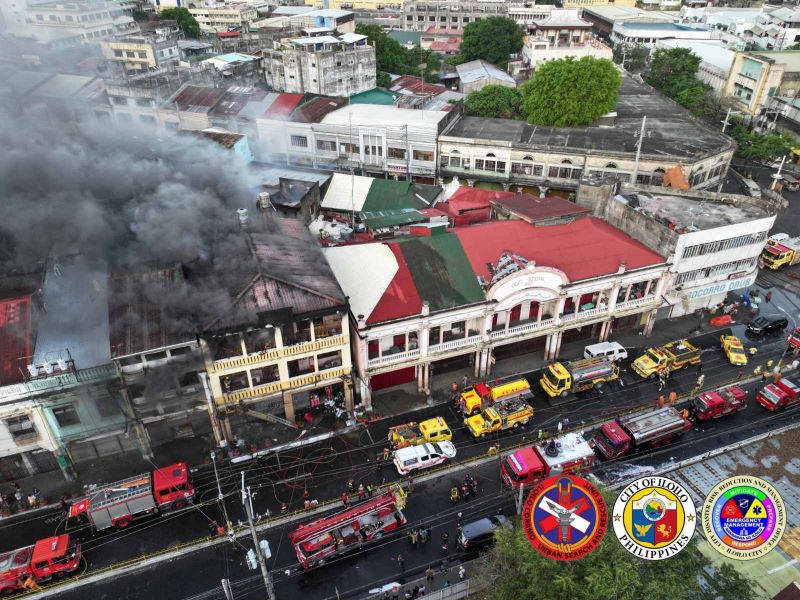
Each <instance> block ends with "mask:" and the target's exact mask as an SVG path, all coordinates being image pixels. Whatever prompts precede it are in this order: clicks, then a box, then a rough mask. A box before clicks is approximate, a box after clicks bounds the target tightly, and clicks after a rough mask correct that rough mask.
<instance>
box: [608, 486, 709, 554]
mask: <svg viewBox="0 0 800 600" xmlns="http://www.w3.org/2000/svg"><path fill="white" fill-rule="evenodd" d="M612 519H613V526H614V533H615V534H616V535H617V538H618V539H619V541H620V543H621V544H622V547H623V548H625V550H627V551H628V552H630V553H631V554H633V555H634V556H638V557H639V558H644V559H645V560H662V559H665V558H670V557H672V556H675V555H676V554H677V553H678V552H680V551H681V550H683V549H684V548H685V547H686V546H687V545H688V544H689V541H690V540H691V539H692V536H693V535H694V530H695V527H696V526H697V510H696V509H695V506H694V502H692V498H691V496H690V495H689V492H687V491H686V489H685V488H684V487H683V486H682V485H680V484H679V483H677V482H675V481H672V480H671V479H667V478H665V477H642V478H640V479H636V480H634V481H632V482H631V483H630V484H629V485H628V486H627V487H626V488H625V489H624V490H622V492H621V493H620V495H619V496H618V497H617V501H616V502H615V503H614V512H613V516H612Z"/></svg>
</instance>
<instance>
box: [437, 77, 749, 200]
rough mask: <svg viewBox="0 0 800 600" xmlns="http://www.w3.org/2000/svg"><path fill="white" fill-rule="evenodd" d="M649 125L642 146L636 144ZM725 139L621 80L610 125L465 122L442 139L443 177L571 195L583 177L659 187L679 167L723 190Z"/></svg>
mask: <svg viewBox="0 0 800 600" xmlns="http://www.w3.org/2000/svg"><path fill="white" fill-rule="evenodd" d="M644 117H646V118H647V120H646V123H645V135H644V138H643V139H644V142H643V143H642V144H641V153H640V156H639V160H638V162H637V160H636V153H637V140H638V135H639V131H640V130H641V127H642V120H643V118H644ZM733 151H734V143H733V142H732V140H730V139H729V138H728V137H726V136H724V135H722V134H720V133H719V132H717V131H714V130H712V129H710V128H708V127H706V126H705V125H703V124H701V123H699V122H697V121H695V120H694V119H693V118H692V117H691V116H690V115H689V114H688V113H687V112H686V111H685V110H684V109H683V108H681V107H680V106H678V105H677V104H675V103H674V102H672V101H670V100H667V99H665V98H664V97H663V96H661V95H660V94H655V93H653V90H652V88H650V87H649V86H647V85H644V84H641V83H638V82H636V81H634V80H633V79H630V78H627V77H623V79H622V85H621V86H620V92H619V103H618V105H617V108H616V110H615V113H613V116H612V117H609V119H608V120H605V121H604V120H602V119H601V120H600V122H598V123H596V124H593V125H587V126H583V127H543V126H541V125H539V126H535V125H530V124H528V123H525V122H524V121H514V120H506V119H480V118H475V117H461V118H460V119H458V120H456V121H454V122H452V123H451V124H450V125H449V126H448V127H447V128H445V129H444V130H443V131H442V132H441V133H440V134H439V163H438V164H439V174H440V176H442V177H454V176H457V177H459V178H460V179H461V180H462V181H464V180H466V181H467V182H468V183H469V184H470V185H477V186H485V187H492V188H494V189H500V188H501V186H502V188H505V189H509V188H510V187H511V186H516V187H518V188H521V189H523V190H525V191H528V190H530V191H531V192H533V193H537V192H538V193H546V191H547V190H548V189H549V188H558V189H564V190H570V189H572V190H574V189H576V188H577V185H578V181H579V180H580V179H581V177H583V176H591V177H599V178H602V177H605V176H611V177H614V178H618V179H620V180H622V181H633V180H635V181H637V182H639V183H644V184H656V185H660V184H661V182H662V181H663V177H664V173H665V172H666V171H667V170H669V169H671V168H673V167H675V166H677V165H683V168H684V169H685V170H686V172H687V173H689V179H690V182H691V185H692V186H693V187H706V186H711V185H715V184H717V183H719V181H720V177H722V176H724V174H725V173H726V171H727V168H728V164H729V162H730V160H731V157H732V156H733Z"/></svg>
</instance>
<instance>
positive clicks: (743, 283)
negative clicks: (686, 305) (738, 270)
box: [684, 274, 756, 300]
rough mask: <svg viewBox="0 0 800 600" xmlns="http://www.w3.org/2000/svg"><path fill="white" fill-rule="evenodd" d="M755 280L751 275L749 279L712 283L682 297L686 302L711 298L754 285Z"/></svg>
mask: <svg viewBox="0 0 800 600" xmlns="http://www.w3.org/2000/svg"><path fill="white" fill-rule="evenodd" d="M755 280H756V275H755V274H753V275H750V276H749V277H741V278H739V279H733V280H730V281H720V282H718V283H712V284H711V285H706V286H703V287H701V288H698V289H696V290H691V291H690V292H686V294H685V295H684V297H685V298H686V299H687V300H692V299H694V298H704V297H705V296H713V295H714V294H722V293H724V292H732V291H734V290H740V289H742V288H746V287H750V286H751V285H753V283H755Z"/></svg>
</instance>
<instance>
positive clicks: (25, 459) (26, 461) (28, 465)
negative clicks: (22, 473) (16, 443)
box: [19, 452, 39, 475]
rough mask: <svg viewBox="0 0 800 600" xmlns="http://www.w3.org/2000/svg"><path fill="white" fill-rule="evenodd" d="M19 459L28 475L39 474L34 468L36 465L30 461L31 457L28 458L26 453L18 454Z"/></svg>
mask: <svg viewBox="0 0 800 600" xmlns="http://www.w3.org/2000/svg"><path fill="white" fill-rule="evenodd" d="M19 457H20V459H21V460H22V464H23V465H24V466H25V470H26V471H27V472H28V475H36V474H37V473H38V472H39V469H37V468H36V464H35V463H34V462H33V461H32V460H31V457H30V456H28V453H27V452H20V453H19Z"/></svg>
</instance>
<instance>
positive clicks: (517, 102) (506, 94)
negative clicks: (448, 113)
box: [464, 85, 522, 119]
mask: <svg viewBox="0 0 800 600" xmlns="http://www.w3.org/2000/svg"><path fill="white" fill-rule="evenodd" d="M464 107H465V109H466V111H467V114H468V115H470V116H473V117H484V118H490V119H491V118H498V119H520V118H522V94H521V93H520V91H519V90H518V89H515V88H509V87H505V86H502V85H487V86H486V87H485V88H483V89H480V90H477V91H475V92H472V93H471V94H470V95H469V96H467V101H466V102H465V103H464Z"/></svg>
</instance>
